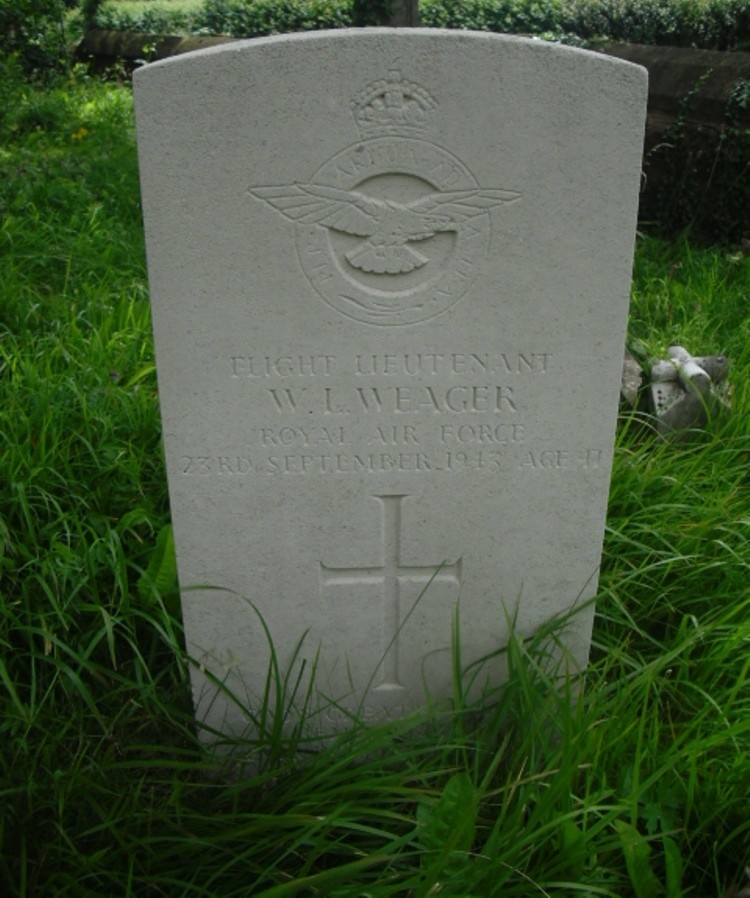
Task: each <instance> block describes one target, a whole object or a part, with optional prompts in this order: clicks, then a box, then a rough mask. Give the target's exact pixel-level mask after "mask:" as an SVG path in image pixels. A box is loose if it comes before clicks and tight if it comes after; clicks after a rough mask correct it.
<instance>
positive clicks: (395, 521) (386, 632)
mask: <svg viewBox="0 0 750 898" xmlns="http://www.w3.org/2000/svg"><path fill="white" fill-rule="evenodd" d="M373 498H374V499H377V500H378V501H379V502H380V504H381V508H382V518H381V525H382V531H381V545H382V547H383V563H382V564H380V565H377V566H375V567H330V566H329V565H326V564H323V562H322V561H321V562H320V579H321V586H329V585H333V584H339V585H342V586H344V585H347V586H349V585H351V586H355V585H357V584H361V583H368V584H373V585H379V586H380V588H381V596H382V631H381V632H382V651H381V658H382V659H383V661H382V663H383V680H382V682H381V683H380V685H379V686H377V687H376V689H377V690H389V689H390V690H392V689H404V688H405V687H404V686H403V685H402V684H401V682H400V681H399V634H400V631H401V626H402V623H403V621H402V620H401V586H402V584H403V583H424V584H425V585H426V584H427V583H429V582H434V583H451V584H453V585H455V586H457V587H460V586H461V558H459V559H458V560H457V561H455V562H454V563H453V564H443V565H442V566H440V565H439V564H433V565H404V564H402V563H401V549H400V546H401V501H402V500H403V499H407V498H408V496H407V495H394V496H373Z"/></svg>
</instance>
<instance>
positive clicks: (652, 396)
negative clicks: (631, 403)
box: [649, 346, 729, 437]
mask: <svg viewBox="0 0 750 898" xmlns="http://www.w3.org/2000/svg"><path fill="white" fill-rule="evenodd" d="M667 355H668V356H669V359H662V360H660V361H658V362H655V363H654V364H653V365H652V366H651V385H650V388H649V405H650V410H651V412H652V414H653V415H654V417H655V418H656V429H657V431H658V432H659V433H660V434H661V435H662V436H675V435H676V434H682V435H683V437H685V436H687V433H686V432H687V431H691V430H700V429H702V428H704V427H705V426H706V424H707V423H708V421H709V419H710V418H713V417H714V416H715V415H716V414H717V413H719V412H722V411H727V410H728V409H729V403H728V401H727V398H726V395H725V391H723V390H721V389H717V387H719V385H720V384H721V383H722V382H723V381H724V379H725V378H726V375H727V372H728V370H729V362H728V361H727V359H726V357H725V356H720V355H719V356H691V355H690V353H689V352H688V351H687V350H686V349H685V348H684V347H683V346H670V347H669V349H668V350H667Z"/></svg>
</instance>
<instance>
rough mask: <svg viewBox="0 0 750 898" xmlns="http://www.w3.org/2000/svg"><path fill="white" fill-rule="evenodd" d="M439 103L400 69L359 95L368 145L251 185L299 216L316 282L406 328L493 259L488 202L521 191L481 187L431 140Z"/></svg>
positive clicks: (337, 299) (439, 307) (306, 266)
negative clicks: (298, 175)
mask: <svg viewBox="0 0 750 898" xmlns="http://www.w3.org/2000/svg"><path fill="white" fill-rule="evenodd" d="M436 105H437V104H436V101H435V100H434V99H433V97H432V96H431V95H430V94H429V93H428V92H427V91H426V90H425V89H424V88H422V87H420V86H419V85H417V84H414V83H413V82H409V81H406V80H404V79H403V78H402V77H401V73H400V72H399V71H397V70H395V69H394V70H392V71H390V72H389V74H388V77H387V79H382V80H379V81H376V82H374V83H373V84H370V85H369V86H368V87H366V88H365V89H364V90H363V91H362V92H361V93H360V94H359V95H358V96H357V97H356V98H355V99H354V100H353V101H352V103H351V108H352V112H353V115H354V119H355V121H356V123H357V126H358V128H359V130H360V133H361V136H362V140H361V141H360V142H359V143H357V144H355V145H354V146H351V147H349V148H348V149H345V150H343V151H342V152H341V153H338V154H337V155H336V156H334V157H333V158H332V159H330V160H329V161H328V162H326V163H324V164H323V165H322V166H321V168H319V169H318V171H317V172H316V173H315V174H314V175H313V177H312V179H311V180H310V181H308V182H306V183H295V184H279V185H273V186H254V187H251V188H250V189H249V193H250V194H251V196H253V197H255V198H256V199H258V200H262V201H263V202H265V203H267V204H268V205H270V206H271V207H272V208H273V209H275V210H276V211H277V212H279V213H280V214H281V215H282V216H283V217H284V218H286V219H288V220H289V221H291V222H293V223H294V224H295V225H296V240H297V253H298V256H299V260H300V264H301V265H302V268H303V270H304V272H305V274H306V276H307V278H308V280H309V282H310V284H311V285H312V286H313V287H314V288H315V290H316V291H317V293H318V294H319V295H320V296H321V297H322V299H323V300H324V301H325V302H326V303H328V304H329V305H330V306H332V307H333V308H335V309H337V310H338V311H339V312H341V313H343V314H344V315H346V316H347V317H349V318H353V319H355V320H357V321H362V322H365V323H367V324H373V325H383V326H389V325H405V324H414V323H417V322H420V321H426V320H428V319H430V318H433V317H434V316H436V315H439V314H441V313H442V312H445V311H446V310H447V309H449V308H451V306H453V305H454V304H455V303H456V302H458V300H459V299H461V297H462V296H464V295H465V294H466V292H467V291H468V289H469V287H470V286H471V284H472V283H473V281H474V279H475V276H476V273H477V265H478V263H480V262H481V261H482V260H483V259H484V258H485V256H486V253H487V250H488V247H489V236H490V215H489V213H490V211H491V210H493V209H495V208H496V207H498V206H501V205H503V204H507V203H511V202H514V201H515V200H518V199H519V198H520V196H521V194H520V193H518V192H516V191H512V190H503V189H499V188H495V187H486V188H485V187H480V186H479V184H477V181H476V179H475V178H474V177H473V175H472V174H471V173H470V172H469V170H468V169H467V168H466V166H465V165H464V164H463V163H462V162H460V161H459V160H458V159H456V158H455V157H454V156H453V155H452V154H451V153H449V152H448V151H446V150H444V149H442V148H441V147H438V146H436V145H434V144H432V143H429V142H427V141H426V140H424V139H423V135H424V134H425V132H426V131H427V130H428V129H429V124H430V122H429V119H430V113H431V111H432V110H433V109H434V108H435V107H436Z"/></svg>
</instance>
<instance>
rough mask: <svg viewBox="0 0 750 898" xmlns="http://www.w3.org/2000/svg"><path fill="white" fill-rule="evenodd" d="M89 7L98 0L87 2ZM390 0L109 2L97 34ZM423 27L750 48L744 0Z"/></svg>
mask: <svg viewBox="0 0 750 898" xmlns="http://www.w3.org/2000/svg"><path fill="white" fill-rule="evenodd" d="M87 2H88V3H89V4H93V3H97V2H98V0H87ZM388 4H389V0H280V2H276V3H272V2H271V0H202V2H200V0H149V2H145V0H140V2H136V0H106V2H104V3H103V4H102V6H101V7H100V8H99V10H98V11H97V12H95V15H94V18H93V21H94V22H95V23H96V25H97V27H100V28H117V29H120V30H128V31H151V32H154V33H181V32H183V31H186V30H189V31H192V32H194V33H201V34H228V35H232V36H234V37H255V36H259V35H265V34H277V33H279V34H280V33H284V32H288V31H310V30H313V29H318V28H341V27H345V26H348V25H351V24H358V25H359V24H375V23H376V22H377V21H380V17H381V16H382V14H383V10H384V9H387V8H388ZM419 6H420V20H421V24H422V25H424V26H426V27H431V28H459V29H473V30H479V31H497V32H506V33H511V34H528V35H538V36H542V37H545V38H548V39H553V40H559V41H565V42H566V43H573V44H579V45H580V44H592V43H593V44H597V43H600V42H602V41H607V40H615V41H629V42H632V43H643V44H664V45H669V46H677V47H700V48H703V49H717V50H725V49H743V48H750V5H748V3H747V2H746V0H421V2H420V4H419Z"/></svg>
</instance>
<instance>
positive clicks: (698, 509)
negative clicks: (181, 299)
mask: <svg viewBox="0 0 750 898" xmlns="http://www.w3.org/2000/svg"><path fill="white" fill-rule="evenodd" d="M3 74H4V77H3V78H0V91H2V94H3V95H2V97H0V99H2V103H1V104H0V109H2V110H3V113H2V119H1V120H0V132H1V134H2V147H3V148H2V150H0V212H1V213H2V221H3V224H2V230H1V231H0V247H1V250H0V251H1V252H2V301H1V302H0V409H2V411H1V412H0V415H2V418H1V421H2V427H1V428H0V439H1V440H2V443H1V445H2V450H1V451H0V466H1V468H0V470H1V474H2V476H0V573H1V575H2V579H1V580H0V887H1V888H2V893H3V894H7V895H13V896H15V895H19V896H50V895H54V896H63V895H65V896H68V895H70V896H97V898H99V896H103V895H106V896H108V895H128V896H130V895H132V896H143V895H150V894H154V895H162V896H212V898H213V896H221V898H232V896H238V898H239V896H250V895H252V896H265V898H271V896H292V895H297V896H314V895H330V896H342V898H343V896H346V898H354V896H359V895H372V896H377V898H380V896H415V898H416V896H424V898H427V896H434V895H438V894H439V895H441V896H457V898H458V896H461V898H467V896H472V895H475V896H480V898H484V896H496V895H497V896H510V895H512V896H514V898H515V896H543V895H555V896H560V898H562V896H566V898H568V896H576V895H580V896H618V898H620V896H623V898H629V896H634V898H657V896H663V895H666V896H668V898H677V896H688V895H690V896H696V898H697V896H701V898H702V896H709V895H711V896H719V895H721V894H722V893H723V890H724V888H725V887H726V886H728V885H730V884H732V883H740V882H742V880H743V878H744V867H745V864H746V863H747V862H748V861H749V860H750V819H749V818H748V814H747V796H748V794H750V760H749V759H748V749H750V682H748V670H749V669H750V660H749V659H750V654H749V652H748V648H749V646H750V548H748V546H749V545H750V544H749V542H748V529H749V526H750V439H749V437H748V428H747V420H748V413H749V411H750V396H748V387H747V383H748V373H750V358H749V357H748V327H749V326H750V311H749V309H748V297H749V296H750V259H748V258H747V257H746V256H743V255H742V254H741V253H739V252H737V251H735V250H734V249H732V248H728V249H716V250H712V251H708V250H701V251H697V250H694V249H693V248H691V247H690V245H689V244H688V243H686V242H682V243H678V244H676V245H666V244H661V243H657V242H653V241H650V240H645V239H642V240H640V241H639V245H638V250H637V256H636V265H635V274H634V286H633V305H632V314H631V323H630V340H631V341H632V342H637V344H638V345H639V346H645V347H646V348H647V349H648V350H649V351H652V352H655V353H656V352H659V351H661V350H663V349H664V348H665V347H666V346H667V345H669V344H670V343H674V342H682V343H684V344H685V345H686V346H687V347H688V348H689V349H690V350H692V351H694V352H699V353H701V354H707V353H714V352H723V353H725V354H727V355H728V356H729V358H730V359H731V361H732V371H731V375H730V377H731V380H732V384H733V400H732V401H733V413H732V415H731V417H729V418H728V419H726V420H723V421H716V422H714V423H713V424H712V425H711V427H710V428H709V430H708V432H706V433H705V434H703V435H701V436H699V437H697V438H696V439H695V440H694V441H693V442H691V443H688V444H684V445H682V444H681V445H675V444H671V443H662V442H658V441H656V440H655V439H654V438H653V436H652V435H651V434H650V433H649V432H648V431H647V430H644V429H641V428H639V427H638V426H637V422H633V421H632V420H629V419H628V418H627V417H623V419H622V421H621V426H620V429H619V434H618V445H617V451H616V457H615V469H614V477H613V483H612V491H611V498H610V510H609V517H608V525H607V535H606V542H605V548H604V558H603V569H602V575H601V581H600V592H599V596H598V601H597V618H596V624H595V629H594V645H593V650H592V662H591V665H590V667H589V668H588V670H587V672H586V674H585V676H582V677H578V678H576V676H575V675H574V674H573V675H571V678H570V679H569V680H568V681H563V682H562V683H561V681H560V680H559V678H558V677H557V675H556V673H555V671H554V670H553V669H550V667H549V663H548V659H549V646H550V640H552V641H554V635H555V632H556V630H555V627H554V625H553V624H551V626H550V630H549V632H544V633H538V634H536V636H535V637H533V638H532V639H526V640H524V639H522V638H521V637H520V636H517V637H515V638H514V639H513V640H512V641H511V643H510V645H509V646H508V649H507V662H508V667H509V671H510V676H509V681H508V684H507V685H506V686H504V687H503V688H501V689H497V690H495V691H492V692H489V693H487V694H486V695H484V696H483V698H482V700H481V701H476V702H473V703H469V702H468V701H467V700H466V699H464V698H463V695H464V692H463V691H462V689H461V682H462V674H461V669H460V653H459V648H460V634H455V640H456V643H455V644H456V649H455V659H454V667H455V670H456V674H455V679H456V691H455V703H454V708H453V710H452V712H451V713H449V714H446V713H440V714H439V713H438V712H437V710H435V711H425V713H424V714H420V715H418V716H415V717H413V718H409V719H406V720H403V721H398V722H392V723H389V724H385V725H382V726H378V727H365V726H364V725H358V724H357V722H356V721H353V722H352V727H351V729H350V730H349V731H348V732H346V733H344V734H341V735H340V736H338V737H337V738H336V739H335V740H333V741H332V743H331V744H330V745H329V746H328V747H327V748H326V749H325V750H324V751H323V752H317V753H316V752H304V753H302V754H300V753H299V752H298V751H295V748H299V746H295V745H294V744H293V743H292V742H291V741H288V740H286V739H285V738H284V736H283V735H282V734H281V733H279V732H278V731H276V730H273V728H269V730H268V731H267V733H266V735H264V736H262V737H261V738H256V740H255V741H248V742H246V743H244V744H242V743H240V744H236V745H234V746H233V747H234V749H235V752H236V754H235V755H230V756H227V757H226V758H225V759H224V760H223V761H218V760H217V759H216V758H215V757H212V756H209V755H207V754H206V752H205V750H204V749H203V748H202V746H201V743H200V740H199V739H198V737H197V734H196V727H195V725H194V722H193V719H192V710H191V703H190V697H189V689H188V682H187V668H188V664H189V661H188V660H187V659H186V658H185V652H184V646H183V642H182V635H181V625H180V618H179V610H178V606H177V604H176V602H175V596H174V595H172V594H169V593H167V594H164V593H163V591H160V589H159V588H158V585H157V584H156V583H154V582H153V581H152V580H151V578H150V576H149V574H148V573H147V572H148V571H149V564H150V562H151V561H152V559H153V557H154V552H155V551H156V547H157V541H158V538H159V534H160V533H162V532H164V530H163V528H164V527H165V525H166V524H167V523H168V520H169V510H168V500H167V495H166V487H165V477H164V470H163V464H162V457H161V449H160V435H159V417H158V406H157V395H156V381H155V370H154V359H153V350H152V344H151V336H150V323H149V308H148V298H147V285H146V275H145V267H144V253H143V238H142V233H141V226H140V209H139V199H138V182H137V171H136V162H135V148H134V135H133V126H132V115H131V100H130V95H129V92H128V90H127V89H126V88H125V87H123V86H120V85H117V84H113V83H110V84H107V83H101V82H96V81H93V80H89V79H86V78H85V77H83V76H82V75H81V74H80V73H74V75H73V77H72V80H71V81H69V82H60V83H55V84H53V85H48V86H47V88H45V89H41V88H39V87H35V86H32V85H29V84H26V83H24V82H23V81H22V80H20V79H19V78H18V77H17V75H16V73H14V71H13V70H12V68H9V67H6V70H5V72H4V73H3ZM272 636H273V634H271V637H272ZM283 674H284V672H283V671H279V674H278V676H279V677H283ZM466 675H467V676H468V675H469V674H466ZM217 765H219V766H220V769H217Z"/></svg>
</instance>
